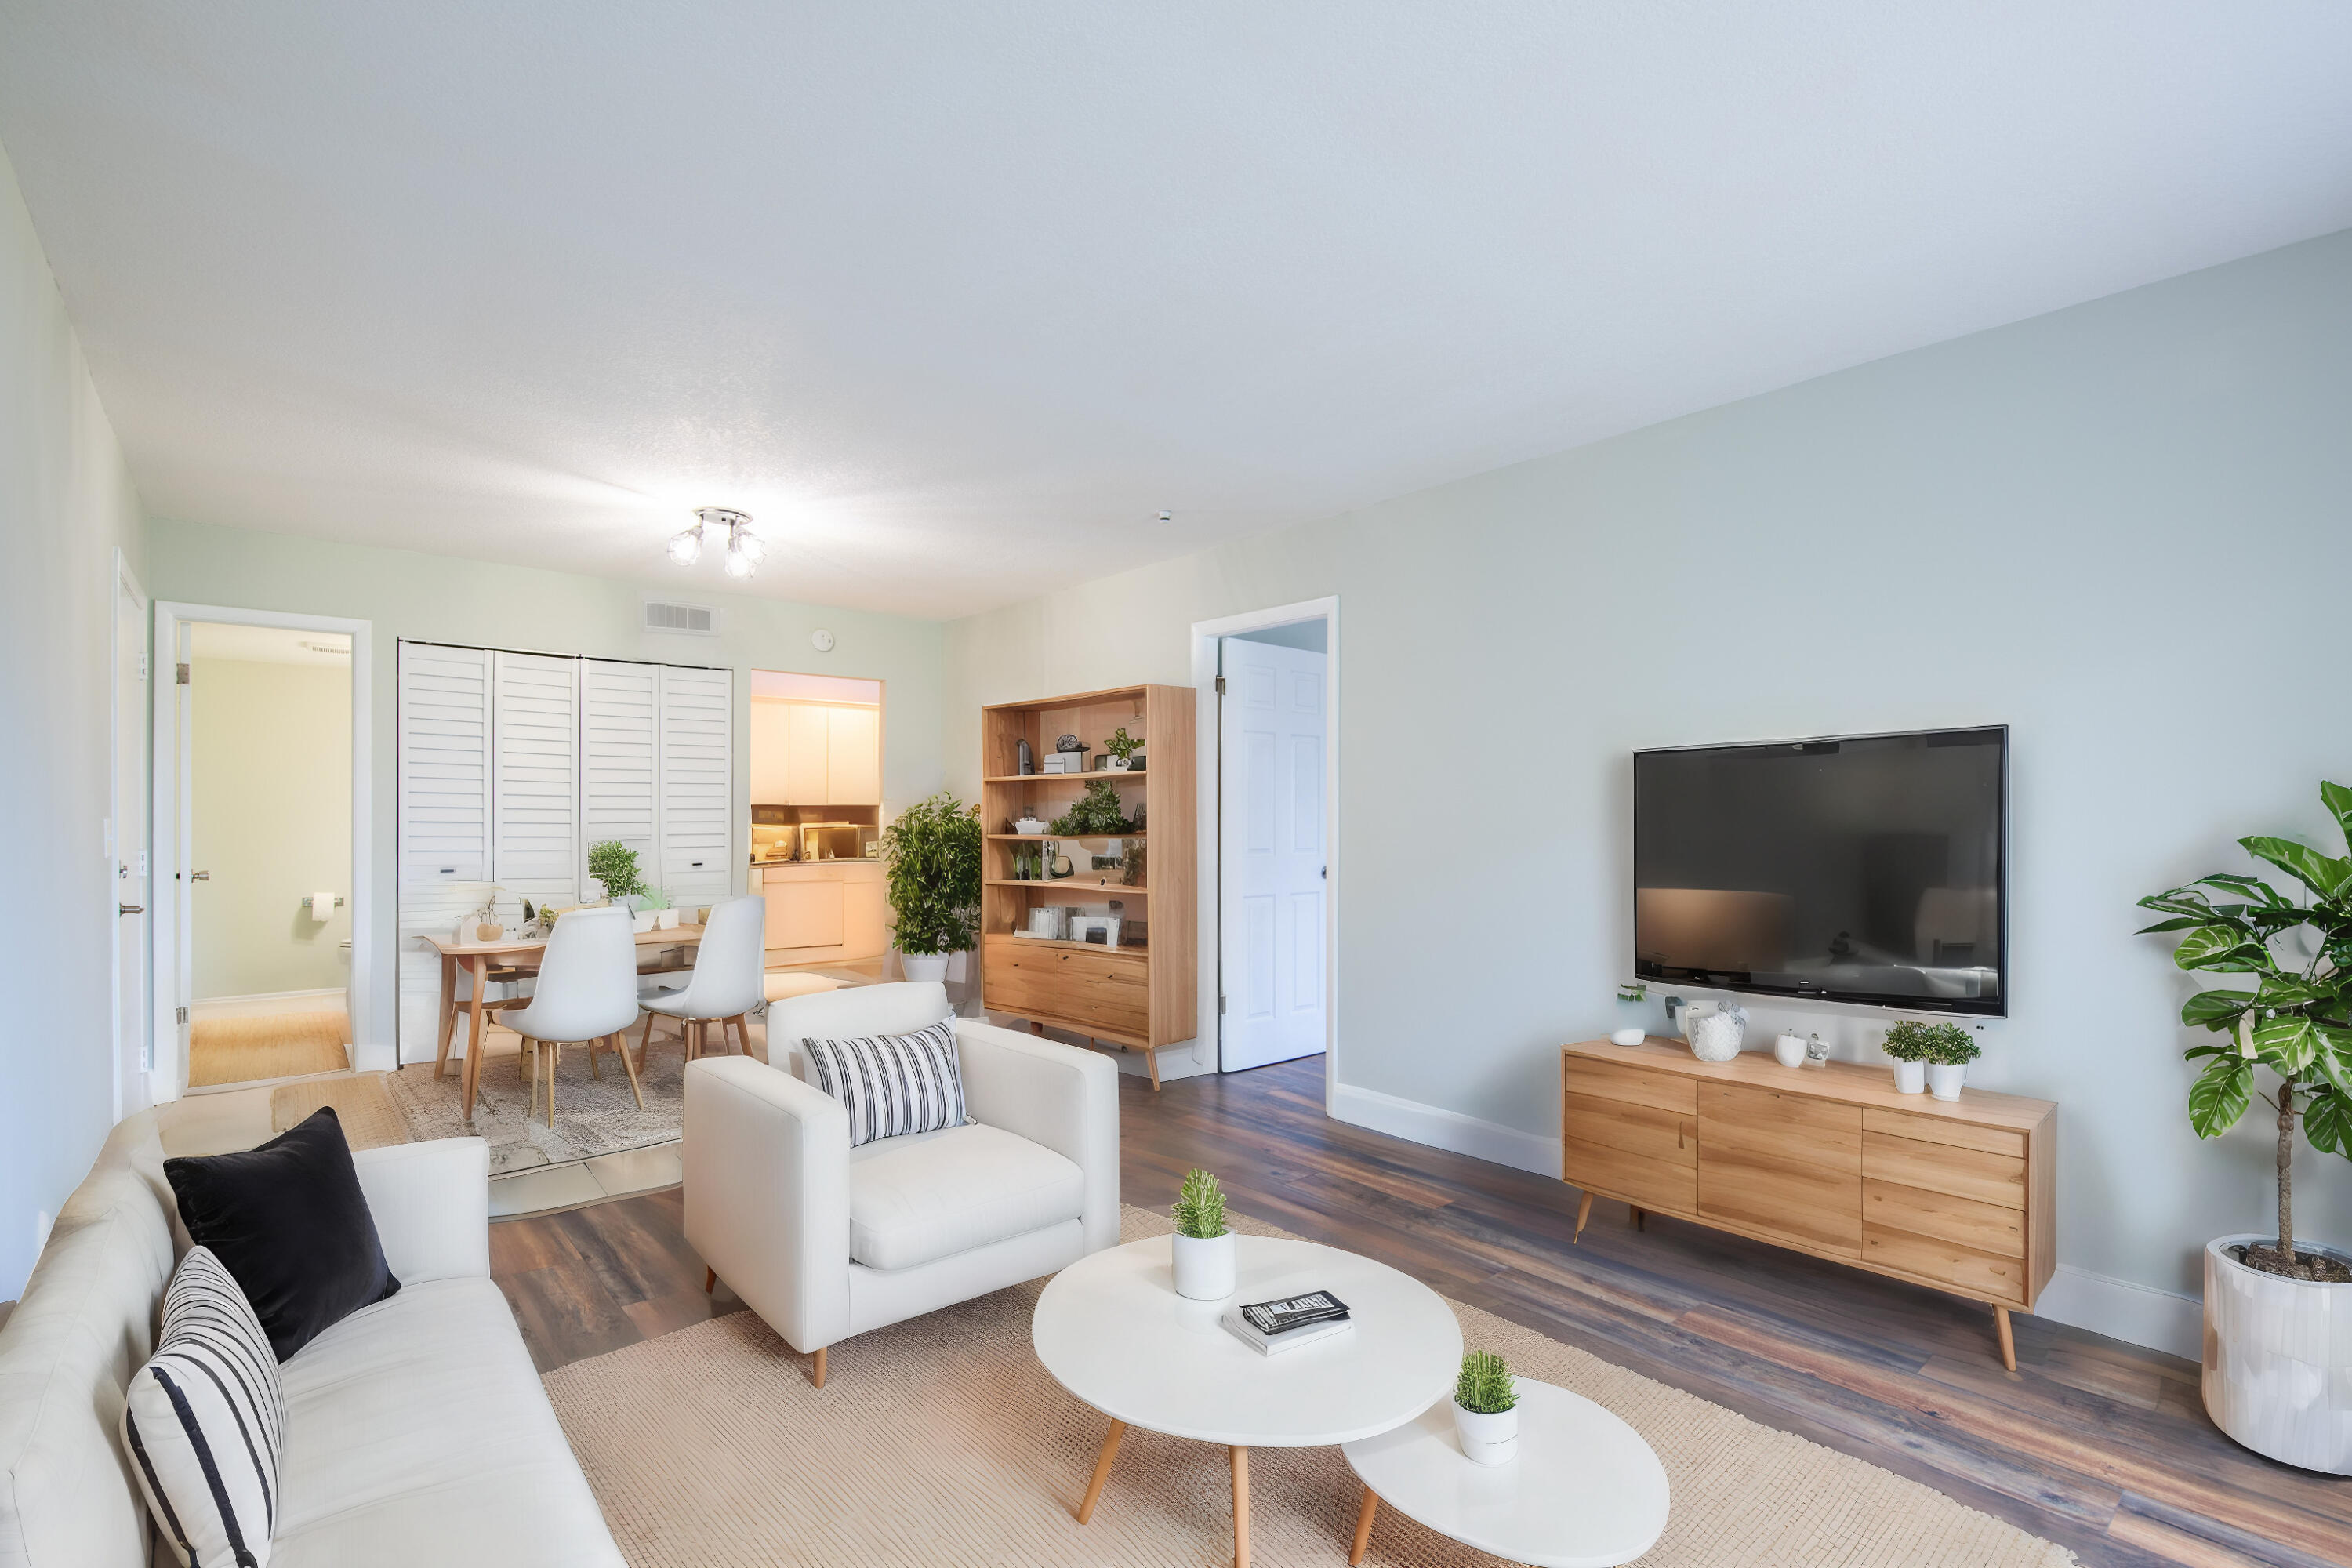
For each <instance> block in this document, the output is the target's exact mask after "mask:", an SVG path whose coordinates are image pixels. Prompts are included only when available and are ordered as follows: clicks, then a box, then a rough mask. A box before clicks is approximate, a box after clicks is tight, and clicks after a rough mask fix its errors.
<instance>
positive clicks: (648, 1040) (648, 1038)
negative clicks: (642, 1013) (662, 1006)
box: [637, 1013, 658, 1072]
mask: <svg viewBox="0 0 2352 1568" xmlns="http://www.w3.org/2000/svg"><path fill="white" fill-rule="evenodd" d="M656 1016H658V1015H656V1014H653V1013H648V1014H646V1032H645V1033H644V1034H642V1035H640V1036H638V1037H637V1070H638V1071H639V1072H643V1071H645V1070H646V1052H647V1051H650V1050H652V1049H653V1048H654V1019H655V1018H656Z"/></svg>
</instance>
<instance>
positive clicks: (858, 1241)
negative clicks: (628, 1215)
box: [685, 981, 1118, 1388]
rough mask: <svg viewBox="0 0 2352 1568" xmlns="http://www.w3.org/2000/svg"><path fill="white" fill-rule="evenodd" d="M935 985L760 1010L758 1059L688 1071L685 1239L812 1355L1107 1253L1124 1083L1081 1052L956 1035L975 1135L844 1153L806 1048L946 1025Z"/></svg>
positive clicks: (712, 1061) (817, 1372)
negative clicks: (764, 1036) (764, 1015)
mask: <svg viewBox="0 0 2352 1568" xmlns="http://www.w3.org/2000/svg"><path fill="white" fill-rule="evenodd" d="M948 1015H949V1007H948V1000H947V988H946V987H945V986H943V985H941V984H939V983H937V982H935V981H931V982H909V983H906V984H892V985H865V986H858V987H855V988H853V989H849V990H843V991H834V992H828V993H824V994H818V995H813V996H796V997H793V998H791V999H790V1000H788V1001H782V1002H776V1003H772V1004H771V1005H769V1008H768V1057H769V1060H770V1061H771V1062H772V1063H773V1064H774V1065H773V1066H767V1067H763V1066H761V1064H760V1063H758V1062H755V1061H753V1060H751V1058H748V1057H705V1058H698V1059H697V1060H695V1061H693V1062H690V1063H688V1066H687V1069H686V1153H685V1163H686V1239H687V1242H688V1245H689V1246H691V1247H694V1248H695V1250H696V1251H697V1252H698V1253H699V1254H701V1257H702V1260H703V1263H704V1264H705V1265H706V1267H707V1269H708V1272H707V1273H706V1275H705V1278H704V1282H703V1283H704V1288H705V1289H709V1288H710V1286H711V1285H712V1283H713V1281H714V1280H716V1279H725V1280H726V1281H727V1283H728V1284H729V1286H730V1287H731V1288H732V1289H734V1291H735V1293H736V1294H737V1295H739V1296H740V1297H741V1298H742V1299H743V1300H744V1301H745V1302H746V1303H747V1304H749V1305H750V1307H751V1310H753V1311H755V1312H757V1313H759V1314H760V1316H761V1319H762V1320H763V1321H765V1322H766V1323H767V1324H768V1326H769V1327H770V1328H772V1329H774V1330H775V1331H776V1332H777V1333H779V1334H781V1335H782V1336H783V1339H784V1341H785V1342H786V1343H788V1344H790V1345H791V1346H792V1347H793V1349H794V1350H797V1351H800V1352H803V1353H804V1354H812V1355H814V1359H815V1366H814V1376H815V1381H816V1384H817V1386H818V1387H820V1388H822V1387H823V1386H824V1357H825V1351H826V1349H827V1347H829V1346H831V1345H833V1344H835V1343H837V1342H840V1341H842V1340H845V1339H848V1338H850V1337H851V1336H853V1335H856V1334H862V1333H865V1332H866V1331H868V1330H869V1329H878V1328H882V1327H885V1326H886V1325H888V1324H891V1323H896V1322H901V1321H905V1320H906V1319H908V1318H913V1317H919V1316H921V1315H922V1314H923V1313H925V1312H932V1311H937V1310H939V1309H940V1308H941V1307H946V1306H951V1305H953V1304H954V1303H956V1302H958V1301H967V1300H971V1299H972V1298H973V1297H975V1296H984V1295H986V1294H987V1293H989V1292H990V1291H992V1290H1002V1289H1004V1288H1005V1287H1006V1286H1008V1285H1017V1284H1019V1283H1020V1282H1021V1281H1023V1280H1024V1279H1036V1278H1037V1277H1038V1276H1039V1275H1041V1274H1051V1273H1053V1272H1055V1270H1057V1269H1060V1268H1066V1267H1067V1266H1068V1265H1070V1264H1072V1263H1075V1262H1076V1261H1077V1260H1078V1259H1079V1258H1083V1257H1085V1256H1086V1255H1087V1253H1090V1252H1097V1251H1100V1250H1101V1249H1102V1248H1104V1247H1111V1246H1115V1245H1116V1244H1117V1243H1118V1069H1117V1068H1114V1067H1113V1066H1112V1065H1111V1063H1110V1061H1109V1060H1108V1058H1104V1057H1100V1056H1097V1055H1096V1054H1095V1053H1094V1052H1092V1051H1087V1050H1080V1049H1078V1048H1076V1047H1071V1046H1063V1045H1056V1044H1055V1043H1054V1042H1052V1041H1050V1040H1042V1039H1039V1038H1037V1037H1034V1036H1032V1035H1024V1034H1017V1033H1015V1032H1014V1031H1013V1030H1011V1029H1000V1028H997V1027H996V1026H993V1025H991V1024H983V1023H977V1022H973V1021H971V1020H969V1019H963V1018H959V1019H957V1020H956V1026H955V1033H956V1057H957V1064H958V1068H959V1070H960V1071H961V1075H962V1079H963V1092H964V1107H965V1110H967V1112H968V1113H969V1114H970V1115H971V1117H972V1119H973V1121H972V1123H971V1125H967V1126H963V1127H950V1128H943V1129H941V1130H940V1131H935V1132H920V1133H916V1134H913V1135H911V1136H908V1137H901V1138H884V1139H877V1140H876V1141H875V1142H871V1143H867V1144H865V1145H863V1146H861V1147H859V1148H856V1149H852V1148H851V1147H850V1146H849V1116H848V1112H847V1111H845V1110H844V1109H843V1108H842V1106H841V1103H840V1102H839V1101H838V1100H834V1099H833V1098H831V1097H830V1096H828V1095H827V1094H825V1093H824V1091H823V1090H822V1089H817V1088H815V1087H814V1085H811V1084H808V1083H805V1082H803V1081H802V1077H801V1075H802V1074H803V1073H804V1072H805V1070H806V1069H805V1067H804V1064H803V1061H802V1058H801V1053H800V1050H799V1043H800V1041H802V1040H803V1039H806V1038H809V1037H816V1038H821V1039H823V1038H835V1039H838V1038H843V1037H853V1036H858V1035H877V1034H908V1033H912V1032H913V1031H915V1030H917V1029H921V1028H925V1027H928V1026H930V1025H932V1024H936V1023H938V1022H939V1021H940V1019H941V1018H944V1017H946V1016H948Z"/></svg>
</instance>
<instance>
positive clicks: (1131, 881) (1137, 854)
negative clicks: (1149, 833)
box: [1119, 838, 1144, 888]
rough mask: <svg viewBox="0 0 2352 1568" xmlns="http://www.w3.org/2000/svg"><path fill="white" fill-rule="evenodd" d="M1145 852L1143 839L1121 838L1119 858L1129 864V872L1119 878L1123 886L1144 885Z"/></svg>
mask: <svg viewBox="0 0 2352 1568" xmlns="http://www.w3.org/2000/svg"><path fill="white" fill-rule="evenodd" d="M1143 854H1144V843H1143V840H1142V839H1140V838H1123V839H1121V840H1119V858H1120V859H1121V860H1122V861H1124V862H1126V866H1127V874H1126V875H1125V876H1123V877H1121V878H1120V879H1119V882H1120V885H1121V886H1124V887H1129V888H1140V887H1141V886H1143Z"/></svg>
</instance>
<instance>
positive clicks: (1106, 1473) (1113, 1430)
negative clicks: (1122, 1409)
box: [1078, 1419, 1127, 1524]
mask: <svg viewBox="0 0 2352 1568" xmlns="http://www.w3.org/2000/svg"><path fill="white" fill-rule="evenodd" d="M1124 1436H1127V1423H1126V1422H1124V1421H1120V1420H1117V1419H1114V1420H1113V1421H1112V1422H1111V1424H1110V1435H1109V1436H1107V1437H1105V1438H1104V1439H1103V1446H1102V1452H1101V1453H1099V1454H1097V1455H1096V1456H1095V1473H1094V1477H1093V1479H1090V1480H1088V1481H1087V1496H1086V1500H1085V1501H1083V1502H1081V1503H1079V1504H1078V1522H1079V1523H1080V1524H1084V1523H1086V1522H1087V1521H1088V1520H1090V1519H1092V1518H1094V1516H1095V1501H1096V1500H1097V1499H1098V1498H1100V1497H1101V1496H1102V1489H1103V1483H1104V1482H1105V1481H1107V1480H1108V1479H1110V1462H1111V1461H1112V1460H1113V1459H1115V1458H1118V1440H1119V1439H1120V1438H1121V1437H1124Z"/></svg>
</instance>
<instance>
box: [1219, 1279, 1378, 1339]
mask: <svg viewBox="0 0 2352 1568" xmlns="http://www.w3.org/2000/svg"><path fill="white" fill-rule="evenodd" d="M1217 1321H1218V1322H1219V1323H1220V1324H1222V1325H1223V1328H1224V1330H1225V1331H1226V1332H1227V1333H1230V1334H1231V1335H1233V1336H1234V1338H1235V1339H1237V1340H1239V1341H1241V1342H1242V1343H1244V1344H1245V1345H1247V1346H1249V1347H1250V1349H1252V1350H1254V1351H1255V1352H1258V1354H1260V1355H1280V1354H1282V1353H1283V1352H1286V1351H1292V1350H1297V1348H1298V1347H1299V1346H1301V1345H1308V1344H1313V1343H1314V1342H1316V1341H1318V1340H1328V1339H1329V1338H1331V1337H1332V1336H1333V1335H1334V1334H1343V1333H1346V1332H1347V1331H1349V1329H1350V1328H1352V1327H1353V1326H1354V1323H1353V1321H1352V1319H1351V1318H1350V1317H1349V1311H1348V1304H1347V1303H1346V1302H1345V1301H1342V1300H1339V1298H1338V1297H1337V1296H1334V1295H1332V1294H1331V1293H1330V1292H1329V1291H1328V1290H1315V1291H1310V1292H1308V1293H1307V1294H1305V1295H1301V1296H1286V1297H1284V1298H1283V1299H1282V1300H1278V1301H1256V1302H1253V1303H1251V1304H1250V1305H1248V1306H1245V1307H1235V1308H1234V1309H1233V1310H1230V1311H1228V1312H1226V1313H1225V1314H1224V1315H1223V1316H1222V1317H1220V1318H1219V1319H1218V1320H1217Z"/></svg>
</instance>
